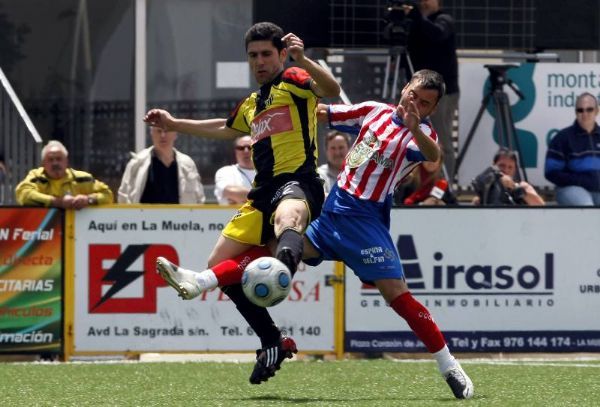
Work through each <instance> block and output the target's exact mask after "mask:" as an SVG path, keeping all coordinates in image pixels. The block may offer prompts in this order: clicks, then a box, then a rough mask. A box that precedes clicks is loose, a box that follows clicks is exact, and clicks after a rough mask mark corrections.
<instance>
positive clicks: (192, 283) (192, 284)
mask: <svg viewBox="0 0 600 407" xmlns="http://www.w3.org/2000/svg"><path fill="white" fill-rule="evenodd" d="M156 269H157V270H158V273H159V274H160V276H161V277H162V278H163V279H164V280H165V281H166V282H167V283H169V285H170V286H171V287H173V288H174V289H175V290H177V293H178V294H179V296H180V297H181V298H183V299H184V300H191V299H193V298H196V297H197V296H199V295H200V294H201V293H202V292H203V291H204V289H203V288H202V287H201V286H200V284H199V283H198V281H197V280H196V274H197V273H196V272H194V271H191V270H186V269H184V268H181V267H178V266H177V265H175V264H173V263H171V262H170V261H169V260H167V259H165V258H164V257H158V258H157V259H156Z"/></svg>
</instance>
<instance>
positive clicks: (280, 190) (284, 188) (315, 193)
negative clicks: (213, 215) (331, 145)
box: [223, 175, 325, 245]
mask: <svg viewBox="0 0 600 407" xmlns="http://www.w3.org/2000/svg"><path fill="white" fill-rule="evenodd" d="M248 199H249V200H248V202H246V203H245V204H244V205H243V206H242V207H241V208H240V209H239V210H238V212H237V213H236V214H235V216H234V217H233V218H232V219H231V221H230V222H229V223H228V224H227V226H225V229H224V230H223V235H224V236H225V237H227V238H230V239H233V240H236V241H238V242H241V243H247V244H252V245H264V244H266V243H267V242H268V241H269V240H271V239H272V238H273V237H274V236H275V231H274V228H273V218H274V215H275V210H276V209H277V206H278V205H279V203H280V202H281V201H283V200H285V199H298V200H301V201H303V202H304V203H305V204H306V207H307V209H308V211H309V213H308V223H310V222H311V221H312V220H313V219H316V218H317V217H318V216H319V215H320V214H321V208H322V206H323V201H324V199H325V194H324V192H323V182H322V181H321V179H320V178H319V177H318V176H317V175H315V176H314V177H306V176H288V177H285V178H283V177H281V178H279V179H274V180H273V182H271V183H269V185H265V186H262V187H260V188H257V189H253V190H252V191H250V193H249V194H248Z"/></svg>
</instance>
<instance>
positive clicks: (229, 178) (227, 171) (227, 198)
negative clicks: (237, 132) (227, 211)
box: [215, 136, 256, 205]
mask: <svg viewBox="0 0 600 407" xmlns="http://www.w3.org/2000/svg"><path fill="white" fill-rule="evenodd" d="M233 144H234V150H235V161H236V163H235V164H232V165H226V166H225V167H221V168H219V169H218V170H217V172H216V173H215V197H216V198H217V201H218V202H219V205H239V204H243V203H244V202H246V200H247V197H248V192H250V189H252V182H253V181H254V176H255V175H256V170H255V169H254V163H253V162H252V139H251V138H250V136H241V137H238V138H236V139H235V142H234V143H233Z"/></svg>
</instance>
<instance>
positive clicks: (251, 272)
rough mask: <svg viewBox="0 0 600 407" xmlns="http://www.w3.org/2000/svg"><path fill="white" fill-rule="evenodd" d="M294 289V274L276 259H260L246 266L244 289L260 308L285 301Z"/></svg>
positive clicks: (247, 295)
mask: <svg viewBox="0 0 600 407" xmlns="http://www.w3.org/2000/svg"><path fill="white" fill-rule="evenodd" d="M291 288H292V274H291V273H290V270H289V269H288V268H287V266H286V265H285V264H283V263H282V262H281V261H279V260H277V259H276V258H274V257H260V258H258V259H256V260H253V261H251V262H250V264H248V266H246V269H245V270H244V274H242V289H243V290H244V294H246V297H248V299H249V300H250V301H251V302H253V303H254V304H256V305H258V306H259V307H272V306H273V305H277V304H279V303H280V302H281V301H283V300H284V299H285V298H286V297H287V296H288V294H289V293H290V289H291Z"/></svg>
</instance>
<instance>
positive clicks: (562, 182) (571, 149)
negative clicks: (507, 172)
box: [544, 92, 600, 206]
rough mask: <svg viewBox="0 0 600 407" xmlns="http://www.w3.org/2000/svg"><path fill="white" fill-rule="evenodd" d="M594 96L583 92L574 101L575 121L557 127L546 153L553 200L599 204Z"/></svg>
mask: <svg viewBox="0 0 600 407" xmlns="http://www.w3.org/2000/svg"><path fill="white" fill-rule="evenodd" d="M597 115H598V99H596V97H595V96H594V95H592V94H591V93H588V92H585V93H582V94H581V95H579V96H578V97H577V100H576V102H575V117H576V119H575V122H574V123H573V124H572V125H571V126H569V127H567V128H565V129H562V130H561V131H559V132H558V133H557V134H556V136H554V138H553V139H552V140H551V141H550V145H549V146H548V152H547V153H546V165H545V168H544V170H545V176H546V178H547V179H548V180H549V181H551V182H552V183H554V184H555V185H556V202H557V203H558V204H559V205H569V206H600V127H598V124H597V123H596V116H597Z"/></svg>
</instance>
